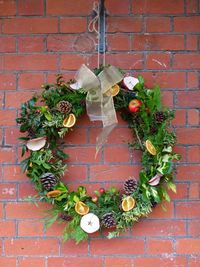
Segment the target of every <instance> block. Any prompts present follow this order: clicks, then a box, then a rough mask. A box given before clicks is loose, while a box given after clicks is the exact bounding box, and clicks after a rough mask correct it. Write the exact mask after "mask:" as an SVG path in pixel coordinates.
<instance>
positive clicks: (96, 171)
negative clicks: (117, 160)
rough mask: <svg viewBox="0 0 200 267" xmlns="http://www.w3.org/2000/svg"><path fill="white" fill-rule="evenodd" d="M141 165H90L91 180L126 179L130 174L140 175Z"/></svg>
mask: <svg viewBox="0 0 200 267" xmlns="http://www.w3.org/2000/svg"><path fill="white" fill-rule="evenodd" d="M139 171H140V166H137V165H136V166H134V165H132V166H126V165H122V166H120V165H107V164H104V165H93V166H90V181H92V182H93V181H107V180H108V179H109V181H124V180H125V179H126V178H128V177H129V176H130V175H133V176H134V177H138V174H139Z"/></svg>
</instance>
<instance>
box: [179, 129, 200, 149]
mask: <svg viewBox="0 0 200 267" xmlns="http://www.w3.org/2000/svg"><path fill="white" fill-rule="evenodd" d="M199 135H200V129H198V128H179V129H177V140H178V143H179V144H189V145H193V144H199ZM191 136H192V138H191Z"/></svg>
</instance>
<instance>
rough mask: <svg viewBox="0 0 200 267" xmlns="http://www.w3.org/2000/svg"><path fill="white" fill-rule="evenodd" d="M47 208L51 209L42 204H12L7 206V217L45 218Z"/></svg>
mask: <svg viewBox="0 0 200 267" xmlns="http://www.w3.org/2000/svg"><path fill="white" fill-rule="evenodd" d="M47 208H49V206H48V205H47V204H42V203H39V205H38V206H36V205H34V204H32V203H27V202H18V203H14V202H13V203H12V202H10V203H7V204H6V217H7V218H10V219H32V218H34V219H38V218H43V217H44V210H45V209H47ZM27 210H28V212H27Z"/></svg>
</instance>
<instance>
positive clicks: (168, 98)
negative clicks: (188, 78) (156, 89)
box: [161, 91, 174, 108]
mask: <svg viewBox="0 0 200 267" xmlns="http://www.w3.org/2000/svg"><path fill="white" fill-rule="evenodd" d="M161 101H162V105H163V106H166V107H169V108H173V106H174V95H173V92H167V91H165V92H163V93H162V94H161Z"/></svg>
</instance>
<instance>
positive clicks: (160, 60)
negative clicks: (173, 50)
mask: <svg viewBox="0 0 200 267" xmlns="http://www.w3.org/2000/svg"><path fill="white" fill-rule="evenodd" d="M146 67H147V68H148V69H156V70H157V69H159V70H160V69H169V68H170V54H169V53H168V54H164V53H162V54H148V55H147V56H146Z"/></svg>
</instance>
